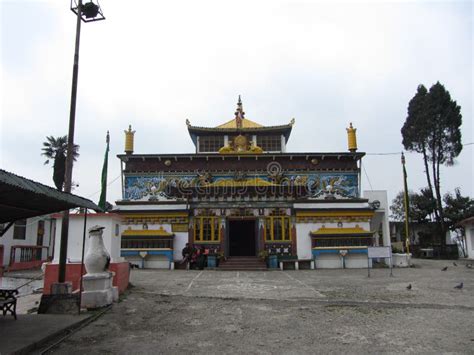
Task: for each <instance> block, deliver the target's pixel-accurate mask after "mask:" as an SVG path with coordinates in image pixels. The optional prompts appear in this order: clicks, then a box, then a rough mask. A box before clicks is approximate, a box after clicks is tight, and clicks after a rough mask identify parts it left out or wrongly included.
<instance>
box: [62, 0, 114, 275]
mask: <svg viewBox="0 0 474 355" xmlns="http://www.w3.org/2000/svg"><path fill="white" fill-rule="evenodd" d="M94 1H95V2H94ZM94 1H93V0H89V2H86V3H84V4H83V2H82V0H71V10H72V11H73V12H74V13H75V14H76V18H77V20H76V44H75V47H74V65H73V69H72V89H71V107H70V114H69V130H68V136H67V137H68V142H67V144H68V145H67V152H66V171H65V174H64V192H66V193H70V192H71V187H72V186H71V185H72V164H73V160H74V157H73V155H72V152H73V150H74V126H75V121H76V99H77V78H78V73H79V43H80V38H81V22H92V21H100V20H105V17H104V15H103V13H102V10H101V8H100V5H99V1H98V0H94ZM68 232H69V210H66V211H64V212H63V219H62V226H61V244H60V250H59V268H58V269H59V271H58V283H59V284H64V282H65V281H66V259H67V242H68Z"/></svg>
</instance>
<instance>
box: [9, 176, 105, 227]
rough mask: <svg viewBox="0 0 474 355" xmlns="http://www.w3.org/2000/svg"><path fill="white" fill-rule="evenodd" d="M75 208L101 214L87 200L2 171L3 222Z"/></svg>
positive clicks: (96, 207) (97, 208)
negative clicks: (82, 208)
mask: <svg viewBox="0 0 474 355" xmlns="http://www.w3.org/2000/svg"><path fill="white" fill-rule="evenodd" d="M75 207H84V208H88V209H92V210H96V211H101V209H100V208H99V206H97V205H96V204H95V203H93V202H92V201H90V200H88V199H85V198H83V197H79V196H76V195H73V194H69V193H65V192H61V191H58V190H56V189H54V188H52V187H49V186H46V185H43V184H41V183H39V182H36V181H33V180H30V179H27V178H24V177H21V176H18V175H15V174H13V173H10V172H7V171H5V170H2V169H0V223H5V222H12V221H16V220H19V219H23V218H29V217H34V216H40V215H44V214H49V213H53V212H59V211H64V210H68V209H71V208H75Z"/></svg>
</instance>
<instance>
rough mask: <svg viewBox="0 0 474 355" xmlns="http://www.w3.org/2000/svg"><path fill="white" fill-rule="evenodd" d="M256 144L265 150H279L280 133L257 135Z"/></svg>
mask: <svg viewBox="0 0 474 355" xmlns="http://www.w3.org/2000/svg"><path fill="white" fill-rule="evenodd" d="M257 145H258V146H259V147H260V148H262V149H263V151H265V152H280V151H281V135H277V136H257Z"/></svg>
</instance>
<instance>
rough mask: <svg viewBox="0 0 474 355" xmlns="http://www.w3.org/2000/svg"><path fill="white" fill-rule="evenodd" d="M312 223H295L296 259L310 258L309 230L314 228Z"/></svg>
mask: <svg viewBox="0 0 474 355" xmlns="http://www.w3.org/2000/svg"><path fill="white" fill-rule="evenodd" d="M313 228H314V224H312V223H296V253H297V254H298V259H312V258H313V256H312V252H311V250H312V249H311V237H310V235H309V232H311V230H314V229H313Z"/></svg>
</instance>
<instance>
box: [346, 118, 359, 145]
mask: <svg viewBox="0 0 474 355" xmlns="http://www.w3.org/2000/svg"><path fill="white" fill-rule="evenodd" d="M346 131H347V145H348V149H349V151H350V152H352V153H355V152H356V151H357V137H356V131H357V129H356V128H354V127H352V122H351V123H350V124H349V128H346Z"/></svg>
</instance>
